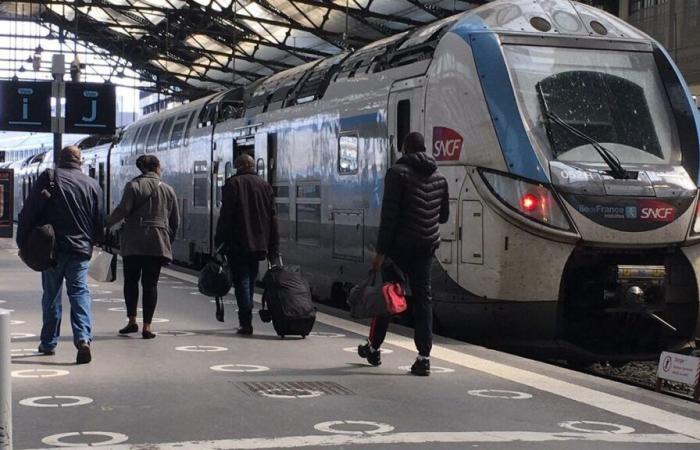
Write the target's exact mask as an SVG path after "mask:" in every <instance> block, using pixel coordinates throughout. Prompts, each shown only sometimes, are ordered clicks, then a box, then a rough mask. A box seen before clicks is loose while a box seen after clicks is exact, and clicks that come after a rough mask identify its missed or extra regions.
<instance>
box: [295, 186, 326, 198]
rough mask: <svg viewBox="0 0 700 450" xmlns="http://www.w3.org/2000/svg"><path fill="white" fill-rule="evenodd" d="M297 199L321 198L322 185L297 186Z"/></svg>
mask: <svg viewBox="0 0 700 450" xmlns="http://www.w3.org/2000/svg"><path fill="white" fill-rule="evenodd" d="M297 198H321V185H320V184H302V185H299V186H297Z"/></svg>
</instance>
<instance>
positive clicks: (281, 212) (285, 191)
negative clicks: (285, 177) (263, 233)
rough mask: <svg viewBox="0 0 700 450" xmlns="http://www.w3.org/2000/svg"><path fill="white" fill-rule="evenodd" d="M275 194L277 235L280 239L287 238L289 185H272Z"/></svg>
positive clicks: (289, 219) (288, 226) (289, 229)
mask: <svg viewBox="0 0 700 450" xmlns="http://www.w3.org/2000/svg"><path fill="white" fill-rule="evenodd" d="M272 190H273V192H274V195H275V208H276V209H277V224H278V228H279V236H280V239H281V240H285V241H287V240H289V239H290V238H291V236H290V233H291V230H292V227H291V218H290V216H289V185H286V186H285V185H275V186H272Z"/></svg>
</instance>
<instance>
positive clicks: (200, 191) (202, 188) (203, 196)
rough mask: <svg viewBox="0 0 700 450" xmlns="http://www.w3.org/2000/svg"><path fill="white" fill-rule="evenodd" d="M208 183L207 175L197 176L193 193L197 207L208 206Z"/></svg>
mask: <svg viewBox="0 0 700 450" xmlns="http://www.w3.org/2000/svg"><path fill="white" fill-rule="evenodd" d="M207 184H208V183H207V179H206V178H205V177H195V179H194V194H193V195H192V198H193V201H194V207H195V208H206V207H207Z"/></svg>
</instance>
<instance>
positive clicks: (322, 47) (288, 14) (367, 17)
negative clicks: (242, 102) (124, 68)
mask: <svg viewBox="0 0 700 450" xmlns="http://www.w3.org/2000/svg"><path fill="white" fill-rule="evenodd" d="M487 1H489V0H470V1H462V0H440V1H435V0H235V1H234V0H187V1H185V0H55V1H54V0H48V1H41V0H35V1H21V2H10V1H5V2H2V3H0V19H16V20H34V21H38V22H41V23H45V24H51V25H54V26H56V27H59V29H60V30H61V33H65V34H66V36H67V38H70V39H75V38H77V39H79V40H81V41H85V42H88V43H91V44H93V45H96V46H98V47H100V48H102V49H104V50H106V51H107V52H109V53H110V54H112V55H116V56H119V57H121V58H124V59H126V60H128V61H130V63H131V65H132V69H133V70H135V71H136V72H137V73H139V74H140V76H141V77H142V78H144V79H147V80H150V81H152V82H155V83H156V84H157V86H158V88H159V89H160V90H161V91H163V92H169V93H172V94H176V95H178V96H183V97H188V98H196V97H200V96H202V95H204V94H206V93H209V92H212V91H217V90H221V89H225V88H229V87H234V86H241V85H247V84H249V83H251V82H253V81H255V80H257V79H259V78H262V77H265V76H268V75H271V74H273V73H276V72H279V71H281V70H284V69H287V68H290V67H294V66H297V65H299V64H302V63H305V62H308V61H312V60H315V59H319V58H323V57H327V56H331V55H334V54H337V53H339V52H341V51H343V50H347V49H356V48H359V47H362V46H364V45H366V44H368V43H370V42H373V41H375V40H378V39H380V38H382V37H386V36H389V35H392V34H395V33H398V32H400V31H403V30H406V29H408V28H412V27H416V26H421V25H424V24H427V23H430V22H432V21H435V20H438V19H441V18H443V17H448V16H450V15H453V14H456V13H458V12H461V11H465V10H467V9H471V8H473V7H476V6H479V5H481V4H483V3H486V2H487Z"/></svg>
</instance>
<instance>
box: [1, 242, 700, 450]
mask: <svg viewBox="0 0 700 450" xmlns="http://www.w3.org/2000/svg"><path fill="white" fill-rule="evenodd" d="M39 280H40V276H39V274H37V273H35V272H32V271H30V270H29V269H27V268H26V267H25V266H24V265H23V264H22V263H21V262H20V261H19V259H18V258H17V250H16V247H14V245H13V243H12V242H11V241H10V240H8V239H0V300H1V301H2V303H1V304H0V307H2V308H5V309H11V310H13V311H12V320H13V321H12V325H11V332H12V339H11V347H12V354H13V357H12V367H11V370H12V373H13V377H12V383H13V385H12V395H13V398H12V407H13V416H14V420H13V426H14V448H15V449H39V448H57V447H62V448H70V447H76V448H78V447H81V446H87V445H91V446H104V447H105V448H114V449H153V450H156V449H203V450H206V449H267V448H344V449H351V448H352V449H355V448H357V449H388V448H401V449H404V448H406V449H426V448H430V449H448V448H449V449H465V448H480V449H533V450H534V449H538V450H540V449H552V450H555V449H556V450H558V449H564V448H566V449H603V448H604V449H641V448H649V449H662V448H673V449H697V448H700V405H697V404H694V403H692V402H689V401H684V400H680V399H676V398H671V397H667V396H664V395H662V394H658V393H655V392H651V391H646V390H642V389H639V388H635V387H630V386H626V385H621V384H618V383H615V382H612V381H608V380H603V379H599V378H595V377H592V376H589V375H586V374H582V373H578V372H572V371H569V370H566V369H563V368H559V367H554V366H550V365H547V364H544V363H540V362H536V361H531V360H527V359H523V358H519V357H516V356H512V355H508V354H504V353H499V352H496V351H492V350H488V349H485V348H483V347H477V346H473V345H469V344H466V343H463V342H457V341H453V340H449V339H444V338H439V337H438V338H436V342H435V348H434V352H433V356H432V365H433V373H432V375H431V376H430V377H427V378H422V377H414V376H411V375H410V374H409V373H408V371H407V370H408V366H410V364H411V363H412V361H413V359H414V358H415V350H414V348H413V341H412V339H411V338H410V336H411V330H408V329H404V328H402V327H399V326H393V327H392V329H391V333H390V334H389V335H388V337H387V343H386V347H385V348H384V353H383V364H382V365H381V366H380V367H371V366H369V365H368V364H366V362H365V361H364V360H362V359H360V358H359V357H358V356H357V355H356V353H355V351H356V347H357V345H358V344H359V343H361V342H362V339H363V337H364V336H365V335H366V333H367V326H365V324H363V323H360V322H356V321H351V320H350V319H348V318H347V316H346V315H345V314H344V313H343V312H341V311H335V310H330V309H325V308H322V309H321V310H320V311H319V314H318V320H317V324H316V326H315V328H314V332H313V333H312V335H311V336H309V337H308V338H306V339H295V338H287V339H284V340H281V339H279V338H278V337H277V336H276V335H275V333H274V331H273V329H272V327H271V325H269V324H263V323H261V322H259V321H257V322H255V323H254V328H255V334H254V335H253V336H251V337H239V336H237V335H236V334H235V333H234V329H235V327H236V322H237V321H236V314H235V310H236V307H235V301H234V299H233V297H232V296H229V297H227V298H226V301H227V304H226V308H227V309H226V322H225V323H220V322H217V321H216V320H215V318H214V304H213V303H212V302H211V300H210V299H209V298H206V297H204V296H202V295H199V294H198V292H197V288H196V283H195V282H194V281H195V280H194V277H192V276H191V275H186V274H182V273H179V272H176V271H174V270H166V271H165V273H164V274H163V276H162V278H161V283H160V286H159V303H158V308H157V310H156V319H154V325H153V326H154V331H156V332H157V333H158V336H157V338H156V339H153V340H143V339H141V337H140V334H138V335H131V336H132V337H122V336H119V335H118V334H117V330H118V329H119V328H121V327H122V326H123V324H124V322H125V312H124V302H123V300H122V298H123V297H122V294H121V283H120V281H119V280H117V282H115V283H95V282H92V281H91V286H90V287H91V290H92V294H93V301H94V303H93V314H94V327H95V329H94V335H95V340H94V342H93V346H92V348H93V361H92V363H91V364H88V365H81V366H77V365H75V364H74V362H75V349H74V348H73V345H72V342H71V336H70V326H69V324H68V320H67V313H68V312H67V311H64V323H63V330H62V331H63V336H64V337H63V338H62V341H61V343H60V344H59V346H58V348H57V352H56V355H55V356H43V355H37V354H36V353H35V352H36V347H37V344H38V338H37V334H38V333H39V330H40V326H41V310H40V295H41V287H40V281H39ZM66 304H67V302H64V305H66ZM256 320H257V318H256ZM465 326H468V324H466V325H465ZM133 336H138V337H133Z"/></svg>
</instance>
